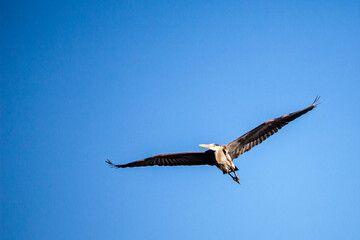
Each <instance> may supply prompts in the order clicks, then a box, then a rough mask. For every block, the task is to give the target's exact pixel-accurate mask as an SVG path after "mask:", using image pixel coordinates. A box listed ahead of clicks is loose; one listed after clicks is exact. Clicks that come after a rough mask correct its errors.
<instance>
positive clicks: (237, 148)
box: [226, 97, 320, 159]
mask: <svg viewBox="0 0 360 240" xmlns="http://www.w3.org/2000/svg"><path fill="white" fill-rule="evenodd" d="M319 99H320V97H316V98H315V100H314V102H313V104H311V105H310V106H309V107H307V108H305V109H303V110H300V111H297V112H294V113H290V114H287V115H285V116H282V117H279V118H275V119H273V120H270V121H267V122H264V123H263V124H261V125H260V126H258V127H256V128H254V129H253V130H251V131H250V132H248V133H246V134H244V135H243V136H241V137H239V138H238V139H236V140H234V141H232V142H231V143H229V144H227V145H226V151H227V152H228V154H229V155H230V156H231V157H232V159H235V158H237V157H239V156H240V155H241V154H243V153H245V152H247V151H249V150H250V149H252V148H253V147H255V146H256V145H258V144H260V143H262V142H263V141H264V140H265V139H267V138H268V137H270V136H271V135H273V134H274V133H276V132H277V131H279V130H280V129H281V128H282V127H283V126H285V125H286V124H288V123H289V122H291V121H293V120H295V119H296V118H298V117H300V116H301V115H303V114H305V113H307V112H309V111H311V110H313V109H314V108H315V107H316V106H317V105H318V104H319V102H318V101H319Z"/></svg>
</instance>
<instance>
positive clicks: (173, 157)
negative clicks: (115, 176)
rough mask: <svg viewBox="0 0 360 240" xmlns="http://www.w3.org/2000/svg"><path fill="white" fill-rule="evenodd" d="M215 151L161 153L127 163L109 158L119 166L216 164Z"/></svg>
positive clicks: (115, 165)
mask: <svg viewBox="0 0 360 240" xmlns="http://www.w3.org/2000/svg"><path fill="white" fill-rule="evenodd" d="M213 155H214V154H213V151H211V150H209V151H206V152H189V153H173V154H161V155H157V156H153V157H149V158H145V159H141V160H138V161H135V162H130V163H126V164H119V165H117V164H113V163H112V162H111V161H110V160H109V159H108V160H107V161H106V163H108V164H109V165H111V166H113V167H117V168H127V167H145V166H155V165H156V166H180V165H185V166H190V165H215V160H214V158H213Z"/></svg>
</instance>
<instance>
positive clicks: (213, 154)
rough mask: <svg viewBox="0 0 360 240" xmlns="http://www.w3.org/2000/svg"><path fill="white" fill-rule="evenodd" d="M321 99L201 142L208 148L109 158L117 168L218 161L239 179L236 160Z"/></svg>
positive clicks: (222, 169)
mask: <svg viewBox="0 0 360 240" xmlns="http://www.w3.org/2000/svg"><path fill="white" fill-rule="evenodd" d="M318 100H319V98H318V97H316V99H315V101H314V102H313V104H312V105H310V106H309V107H307V108H305V109H303V110H300V111H297V112H294V113H290V114H287V115H284V116H282V117H279V118H275V119H272V120H269V121H266V122H264V123H263V124H261V125H259V126H258V127H256V128H254V129H253V130H251V131H250V132H248V133H246V134H244V135H243V136H241V137H239V138H237V139H235V140H234V141H232V142H231V143H229V144H227V145H218V144H214V143H212V144H200V145H199V146H201V147H205V148H208V149H209V150H207V151H205V152H190V153H175V154H161V155H156V156H153V157H149V158H146V159H142V160H138V161H135V162H130V163H127V164H121V165H116V164H113V163H112V162H110V161H109V160H107V161H106V162H107V163H108V164H110V165H111V166H113V167H117V168H126V167H144V166H154V165H157V166H178V165H215V166H216V167H218V168H219V169H220V170H221V171H222V172H223V173H224V174H226V173H228V174H229V175H230V176H231V177H232V178H233V180H234V181H236V182H238V183H240V182H239V177H238V176H237V175H236V173H235V171H237V170H238V168H237V167H236V166H235V165H234V163H233V160H234V159H236V158H238V157H239V156H240V155H241V154H243V153H245V152H247V151H249V150H250V149H251V148H253V147H255V146H256V145H258V144H260V143H261V142H263V141H264V140H265V139H267V138H268V137H270V136H271V135H273V134H274V133H276V132H277V131H279V130H280V129H281V128H282V127H283V126H285V125H286V124H288V123H289V122H291V121H293V120H295V119H296V118H298V117H300V116H301V115H303V114H305V113H307V112H309V111H311V110H312V109H314V108H315V107H316V106H317V105H318ZM231 173H233V174H234V176H232V175H231Z"/></svg>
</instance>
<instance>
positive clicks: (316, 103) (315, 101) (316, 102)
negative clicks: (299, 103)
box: [312, 95, 321, 107]
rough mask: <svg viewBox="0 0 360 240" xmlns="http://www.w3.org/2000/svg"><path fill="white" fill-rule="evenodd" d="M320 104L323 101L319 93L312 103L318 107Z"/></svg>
mask: <svg viewBox="0 0 360 240" xmlns="http://www.w3.org/2000/svg"><path fill="white" fill-rule="evenodd" d="M319 104H321V102H320V96H319V95H317V96H316V98H315V100H314V102H313V103H312V105H313V106H314V107H317V106H318V105H319Z"/></svg>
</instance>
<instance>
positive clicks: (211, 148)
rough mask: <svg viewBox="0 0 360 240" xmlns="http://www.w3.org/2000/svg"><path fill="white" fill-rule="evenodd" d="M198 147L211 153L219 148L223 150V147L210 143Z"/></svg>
mask: <svg viewBox="0 0 360 240" xmlns="http://www.w3.org/2000/svg"><path fill="white" fill-rule="evenodd" d="M199 146H200V147H203V148H207V149H210V150H213V151H216V150H218V149H219V148H223V146H220V145H218V144H216V143H210V144H199Z"/></svg>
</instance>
